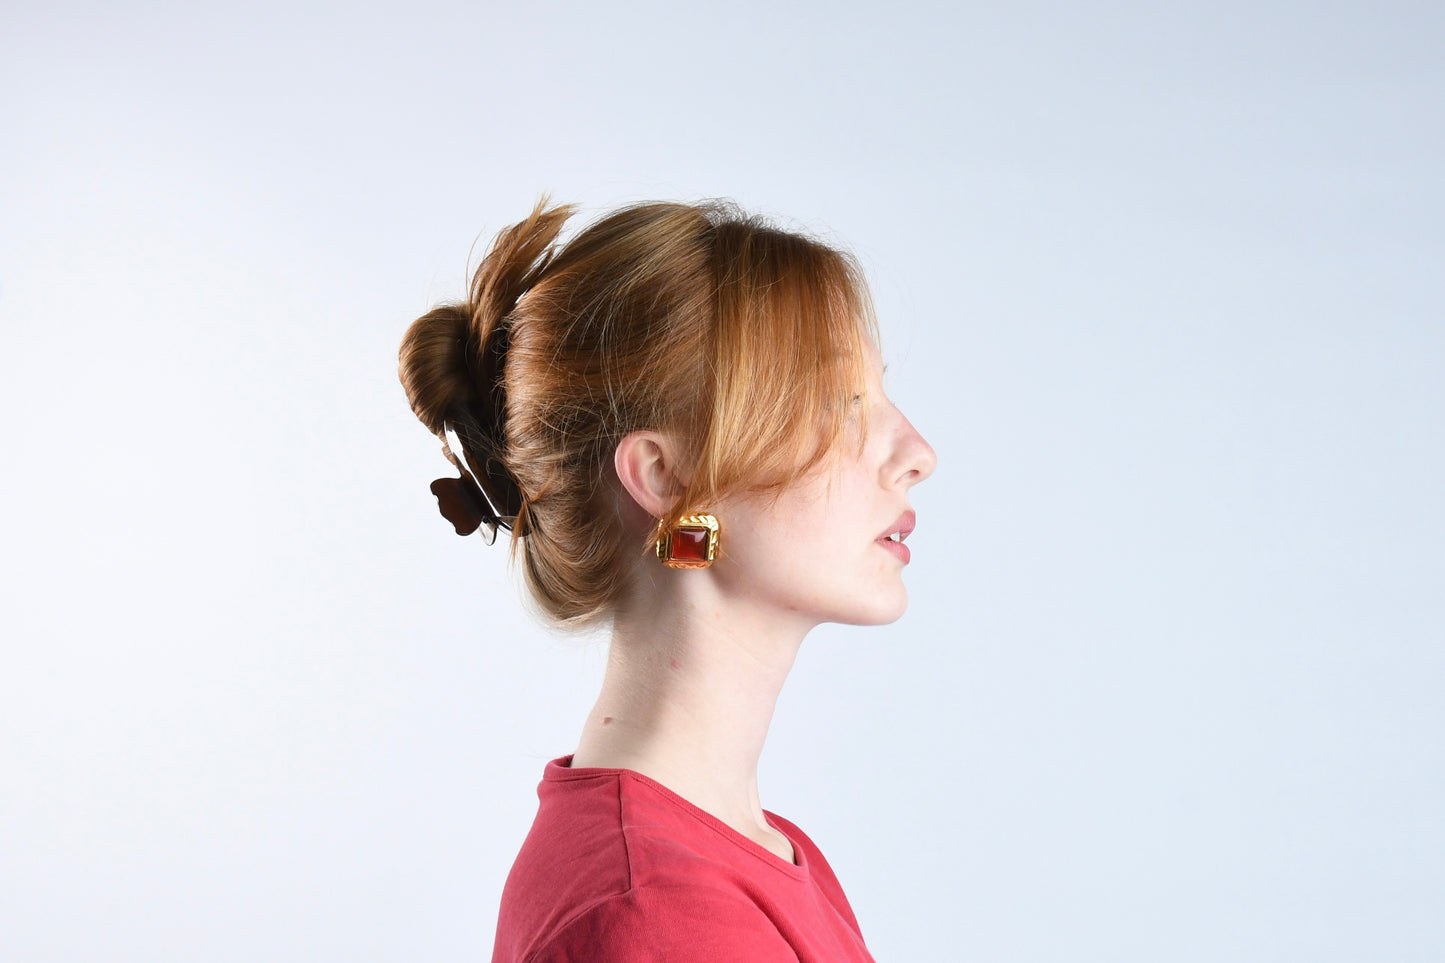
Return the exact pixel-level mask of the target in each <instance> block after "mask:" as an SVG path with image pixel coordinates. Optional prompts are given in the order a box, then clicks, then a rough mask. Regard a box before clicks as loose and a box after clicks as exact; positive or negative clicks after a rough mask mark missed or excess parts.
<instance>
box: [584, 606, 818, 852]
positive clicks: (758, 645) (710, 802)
mask: <svg viewBox="0 0 1445 963" xmlns="http://www.w3.org/2000/svg"><path fill="white" fill-rule="evenodd" d="M669 586H670V587H671V591H669V590H668V587H669ZM648 587H649V589H650V591H649V592H648V593H647V595H646V596H645V597H641V598H638V597H634V598H633V600H631V604H629V605H628V606H626V607H624V608H623V609H622V610H621V611H619V612H618V613H617V615H616V617H615V619H614V622H613V629H612V647H611V651H610V654H609V657H608V662H607V674H606V677H605V679H604V681H603V685H602V693H601V695H600V696H599V697H598V699H597V704H596V706H595V707H594V708H593V710H592V713H591V715H590V716H589V717H588V719H587V723H586V726H585V728H584V729H583V732H582V738H581V740H580V742H579V744H578V748H577V752H576V754H575V756H574V758H573V763H572V764H573V765H574V766H576V767H579V768H580V767H592V766H597V767H605V768H621V769H632V770H634V771H637V772H640V773H642V774H643V775H646V776H648V777H649V778H652V779H655V780H656V781H657V782H659V783H661V784H662V785H664V786H666V787H668V788H669V789H671V790H672V791H674V792H676V793H677V794H678V795H680V796H682V797H683V798H684V799H687V800H688V801H689V802H691V803H693V804H694V805H696V806H698V807H699V808H701V809H703V810H705V811H707V812H709V813H711V814H712V815H714V816H716V817H717V818H719V819H721V820H722V821H723V822H725V823H727V824H729V825H730V826H732V827H733V828H735V829H737V830H738V831H740V832H743V833H744V834H746V835H749V836H751V837H752V838H753V839H755V840H756V841H758V842H761V843H762V844H763V845H765V846H769V847H770V848H772V849H774V851H778V852H779V853H780V855H783V856H785V858H786V857H789V856H790V855H791V854H790V853H784V852H782V849H783V848H784V847H785V846H786V841H783V842H781V843H780V842H779V836H778V834H777V833H776V832H775V831H774V830H772V829H771V828H770V827H769V826H768V824H767V822H766V821H765V819H764V816H763V808H762V804H761V802H760V800H759V795H758V759H759V757H760V756H761V755H762V751H763V744H764V742H765V741H766V740H767V734H768V726H769V724H770V723H771V722H772V718H773V709H774V706H775V705H776V704H777V700H778V694H779V693H780V692H781V691H782V687H783V682H784V681H785V680H786V679H787V675H788V670H789V669H791V668H792V665H793V660H794V659H795V657H796V656H797V653H798V648H799V647H800V646H801V644H802V641H803V636H804V635H806V633H807V630H808V628H811V626H810V625H806V624H803V623H801V622H798V621H795V620H788V619H780V618H778V617H777V616H776V614H775V613H773V614H771V615H770V614H769V613H765V612H763V611H761V610H759V609H758V608H750V607H749V606H747V605H740V604H738V603H737V602H736V601H729V602H728V603H727V604H726V605H723V604H722V600H721V599H720V598H717V597H709V596H710V595H711V593H712V591H713V586H712V583H710V582H709V581H708V580H704V579H691V580H689V579H686V578H682V579H678V578H673V579H667V580H658V583H657V584H652V585H650V586H648Z"/></svg>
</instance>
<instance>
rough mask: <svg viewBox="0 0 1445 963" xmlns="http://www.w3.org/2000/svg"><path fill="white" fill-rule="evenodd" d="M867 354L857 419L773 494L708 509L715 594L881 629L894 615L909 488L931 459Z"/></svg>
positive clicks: (899, 606) (904, 555)
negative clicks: (714, 523) (862, 436)
mask: <svg viewBox="0 0 1445 963" xmlns="http://www.w3.org/2000/svg"><path fill="white" fill-rule="evenodd" d="M868 352H869V357H868V363H867V381H866V384H865V385H864V387H863V390H862V391H861V392H860V393H859V396H858V397H857V398H855V400H854V403H855V405H856V406H857V407H858V415H855V416H854V417H853V419H852V421H851V423H850V427H849V433H848V434H845V436H844V437H843V438H842V439H840V440H839V443H838V444H837V445H836V446H835V447H834V449H833V450H832V451H830V452H829V454H828V456H827V457H825V458H824V459H823V461H822V462H821V463H820V464H819V465H818V466H816V467H815V468H814V469H813V470H812V471H811V472H810V473H809V474H808V475H807V476H806V477H804V478H803V479H801V480H799V481H798V482H797V483H795V484H794V485H792V486H790V487H789V488H787V489H785V490H784V491H783V492H782V493H781V495H780V496H778V497H777V498H776V499H774V498H773V497H771V496H761V497H759V496H749V497H742V498H733V499H728V500H727V502H726V504H721V505H718V506H717V507H716V514H717V515H718V517H719V519H720V520H721V522H722V525H723V538H722V540H721V557H720V558H719V560H718V562H717V563H716V564H715V565H714V566H713V567H712V569H711V572H712V575H713V577H714V578H715V579H716V580H717V583H718V588H719V590H720V591H721V592H722V593H723V594H724V596H729V597H732V598H735V599H742V598H746V599H748V600H749V602H751V603H752V604H757V605H763V606H767V607H771V608H775V609H776V610H778V611H779V612H782V613H787V614H790V615H794V616H796V617H797V618H798V619H799V620H800V621H803V622H805V623H808V624H817V623H821V622H841V623H846V624H851V625H882V624H885V623H888V622H892V621H895V620H896V619H898V618H899V617H900V616H902V615H903V612H904V610H905V609H906V608H907V606H908V592H907V589H906V588H905V587H904V585H903V569H904V567H905V566H906V565H907V564H908V561H909V549H908V546H907V545H906V544H904V542H903V539H904V538H906V537H907V535H908V533H909V532H911V531H912V530H913V527H914V514H913V511H912V508H911V507H910V505H909V492H910V489H912V487H913V486H914V485H916V484H918V483H919V482H921V481H923V480H924V479H925V478H927V477H928V476H929V475H930V474H932V473H933V469H934V466H935V464H936V457H935V455H934V452H933V449H932V447H930V446H929V444H928V442H927V441H925V440H924V438H923V436H922V435H920V434H919V433H918V430H917V429H916V428H914V427H913V425H912V424H911V423H910V422H909V421H908V419H907V418H906V417H904V415H903V412H901V411H899V410H898V408H897V407H895V406H894V404H893V403H892V402H891V401H889V400H888V397H887V395H886V394H884V391H883V364H882V360H881V358H880V357H879V355H878V351H877V349H876V348H875V347H873V346H872V345H871V342H868ZM865 412H866V415H865ZM860 415H861V416H864V417H866V421H867V432H866V440H865V442H864V444H863V446H862V448H861V450H860V448H859V445H858V439H857V435H856V434H854V433H853V432H855V431H856V430H857V429H858V428H859V427H860V426H861V419H860V417H859V416H860Z"/></svg>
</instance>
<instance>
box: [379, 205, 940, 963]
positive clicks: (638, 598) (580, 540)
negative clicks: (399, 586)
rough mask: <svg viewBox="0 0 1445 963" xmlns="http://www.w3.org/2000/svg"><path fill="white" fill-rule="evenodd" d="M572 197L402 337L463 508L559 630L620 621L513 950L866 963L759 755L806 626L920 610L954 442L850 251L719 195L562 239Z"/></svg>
mask: <svg viewBox="0 0 1445 963" xmlns="http://www.w3.org/2000/svg"><path fill="white" fill-rule="evenodd" d="M570 213H571V211H570V209H569V208H566V207H554V208H548V207H546V206H545V203H544V204H539V205H538V207H537V208H536V210H534V211H533V212H532V214H531V216H530V217H528V218H527V219H526V220H525V221H523V222H521V223H520V224H517V225H515V226H513V227H511V228H508V229H507V230H505V231H503V232H502V233H501V234H500V235H499V236H498V238H497V240H496V242H495V243H494V245H493V247H492V249H491V250H490V252H489V253H488V254H487V255H486V257H485V259H484V260H483V261H482V264H481V266H480V267H479V268H478V270H477V272H476V275H475V277H474V279H473V281H472V285H471V290H470V296H469V298H468V300H467V301H466V302H465V303H462V304H449V305H444V306H441V307H438V308H436V309H434V310H432V311H430V312H428V313H427V314H426V315H424V316H423V317H421V318H420V319H418V320H417V321H416V322H415V323H414V324H413V325H412V326H411V329H410V330H409V331H408V332H407V334H406V338H405V340H404V342H403V344H402V349H401V378H402V382H403V384H404V385H405V386H406V390H407V395H408V397H409V399H410V401H411V405H412V408H413V410H414V411H415V412H416V414H417V416H418V417H419V418H420V419H421V420H422V422H423V423H424V424H425V425H426V426H427V427H428V428H430V429H431V430H432V431H433V432H435V433H436V434H437V435H439V436H441V437H442V438H444V439H445V442H446V447H445V448H444V451H445V453H446V454H447V457H448V458H449V459H451V460H452V462H453V464H454V465H455V466H456V467H457V468H458V469H459V471H460V473H461V477H460V478H446V479H440V480H438V481H437V482H435V483H434V484H433V486H432V489H433V492H434V493H436V495H437V497H438V500H439V502H440V505H441V509H442V512H443V514H445V515H446V516H447V517H448V519H450V520H451V521H452V523H453V524H454V526H455V527H456V529H457V531H458V532H459V533H461V534H466V533H469V532H471V531H474V530H476V529H477V528H481V529H482V530H483V533H484V534H485V535H487V536H488V537H489V538H490V537H491V536H492V535H494V534H495V531H496V528H497V527H501V528H505V529H509V530H510V532H511V539H512V541H511V545H512V551H513V553H514V557H515V555H516V554H520V556H521V559H522V567H523V572H524V573H525V576H526V581H527V585H528V587H529V589H530V590H531V593H532V595H533V597H534V598H535V599H536V601H537V603H538V604H539V606H540V607H541V609H542V610H543V611H544V612H545V613H546V614H547V616H549V617H550V618H551V619H553V620H555V621H556V622H558V623H561V624H564V625H577V626H582V625H592V624H597V623H607V624H610V626H611V635H612V644H611V650H610V654H609V659H608V665H607V672H606V677H605V681H604V683H603V686H602V693H601V695H600V696H599V698H598V700H597V704H596V706H595V708H594V709H593V710H592V713H591V715H590V716H589V717H588V718H587V721H586V724H585V725H584V727H583V730H582V734H581V738H580V739H579V742H578V745H577V749H576V752H575V753H573V754H572V755H571V756H566V757H563V758H561V759H558V760H555V761H553V762H551V763H549V764H548V765H547V767H546V770H545V772H544V774H543V780H542V784H541V786H540V788H539V790H538V794H539V796H540V797H541V806H540V809H539V811H538V814H537V818H536V822H535V823H534V824H533V827H532V831H531V833H530V834H529V835H528V837H527V840H526V842H525V843H524V844H523V846H522V850H521V853H520V855H519V856H518V857H517V862H516V864H515V865H514V866H513V868H512V872H511V875H510V876H509V878H508V880H507V885H506V890H505V892H504V894H503V897H502V908H501V915H500V919H499V922H498V930H497V940H496V948H495V954H494V957H493V959H494V960H496V961H528V963H544V961H563V960H597V961H641V960H668V961H688V960H719V959H731V960H736V961H744V960H746V961H764V963H767V961H774V960H778V961H782V960H788V961H795V960H802V961H814V960H816V961H828V963H840V961H849V960H869V959H871V957H870V956H869V954H868V951H867V949H866V948H865V947H864V943H863V939H862V936H861V935H860V933H859V929H858V924H857V922H856V920H855V919H854V916H853V912H852V910H851V909H850V908H849V906H848V901H847V898H846V897H845V896H844V894H843V890H842V888H841V887H840V886H839V884H838V881H837V879H836V878H835V877H834V875H833V873H832V871H831V870H830V869H829V868H828V864H827V862H826V861H825V860H824V859H823V856H822V854H821V853H820V852H819V851H818V849H817V848H816V846H814V844H813V843H812V841H811V840H809V839H808V837H807V836H806V835H804V834H803V832H802V831H801V830H799V829H798V827H797V826H795V825H793V824H792V823H790V822H788V821H787V820H785V819H783V818H781V817H779V816H776V815H773V814H772V813H768V812H765V811H764V810H763V808H762V805H761V803H760V802H759V798H758V789H757V764H758V757H759V755H760V754H761V752H762V749H763V742H764V739H765V738H766V736H767V731H768V724H769V721H770V720H771V718H772V714H773V706H774V703H775V702H776V700H777V697H778V693H779V691H780V690H781V688H782V685H783V681H784V679H785V678H786V677H787V674H788V669H789V668H790V667H791V666H792V664H793V660H794V657H795V656H796V654H797V652H798V648H799V646H800V645H801V644H802V641H803V638H804V636H805V635H807V633H808V631H809V630H810V629H811V628H813V626H815V625H817V624H819V623H821V622H846V623H853V624H881V623H886V622H891V621H893V620H894V619H897V618H898V617H899V616H900V615H902V614H903V610H904V608H905V607H906V605H907V594H906V592H905V590H904V587H903V582H902V571H903V567H904V566H905V565H906V564H907V563H908V555H909V550H908V548H907V546H905V545H904V544H903V540H904V539H905V538H906V537H907V536H908V534H909V532H910V531H912V529H913V525H914V515H913V512H912V511H911V510H910V508H909V504H908V495H909V489H910V488H911V487H912V486H913V485H915V484H917V483H918V482H919V481H922V480H923V479H924V478H926V477H927V476H928V475H929V474H930V472H932V470H933V466H934V455H933V451H932V449H930V448H929V446H928V443H927V442H925V441H924V440H923V438H922V437H921V436H920V435H919V434H918V432H917V431H916V430H915V429H914V428H913V426H912V425H911V424H909V422H908V420H907V419H906V418H904V417H903V415H902V414H901V413H900V412H899V411H898V409H897V408H895V407H894V406H893V405H892V404H891V403H890V402H889V401H888V399H887V398H886V397H885V396H884V393H883V389H882V385H881V377H882V369H881V363H880V361H879V357H878V350H877V347H876V334H875V328H874V321H873V318H872V314H871V309H870V305H869V300H868V294H867V289H866V287H865V284H864V282H863V279H862V276H861V273H860V272H859V270H858V268H857V266H856V264H855V263H854V262H853V260H852V259H851V258H850V257H848V256H847V255H845V254H843V253H841V252H839V251H836V250H833V249H831V248H829V247H827V246H826V245H823V244H821V243H819V242H818V241H816V240H813V239H810V238H807V237H804V236H801V235H799V234H796V233H792V232H787V231H782V230H779V229H776V228H773V227H771V226H769V225H767V224H765V223H764V222H762V221H759V220H758V219H756V218H750V217H746V216H744V215H742V214H740V213H739V212H737V211H736V210H734V209H733V208H732V207H730V206H727V205H722V204H700V205H686V204H643V205H638V206H634V207H629V208H625V209H623V210H620V211H617V212H615V213H613V214H611V215H609V216H607V217H604V218H602V219H601V220H599V221H597V222H596V223H594V224H592V225H591V226H590V227H588V228H586V229H585V230H583V231H582V232H581V233H579V234H577V235H576V236H575V237H574V238H573V239H571V240H570V241H568V242H566V243H565V244H564V243H561V242H560V241H559V233H560V231H561V229H562V227H563V224H564V222H565V221H566V220H567V219H568V217H569V215H570Z"/></svg>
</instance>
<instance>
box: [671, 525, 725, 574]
mask: <svg viewBox="0 0 1445 963" xmlns="http://www.w3.org/2000/svg"><path fill="white" fill-rule="evenodd" d="M717 542H718V523H717V517H716V516H714V515H708V514H706V513H704V514H701V515H684V516H683V517H682V518H680V519H678V522H677V524H676V525H674V526H673V528H672V529H671V531H661V532H659V533H658V536H657V557H658V559H659V560H660V561H661V562H662V564H663V565H666V566H667V567H668V568H707V567H708V566H709V565H711V564H712V563H713V560H714V559H715V558H717Z"/></svg>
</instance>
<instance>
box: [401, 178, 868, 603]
mask: <svg viewBox="0 0 1445 963" xmlns="http://www.w3.org/2000/svg"><path fill="white" fill-rule="evenodd" d="M570 214H571V210H570V209H569V208H566V207H553V208H548V207H546V206H545V204H539V205H538V207H537V208H536V209H535V210H534V211H533V212H532V214H531V215H530V216H529V217H528V218H527V219H526V220H524V221H522V222H521V223H519V224H516V225H514V226H512V227H510V228H508V229H507V230H505V231H503V232H502V233H501V234H500V235H499V236H498V237H497V239H496V241H495V242H494V244H493V246H492V248H491V249H490V251H488V253H487V254H486V256H485V257H484V258H483V260H482V263H481V265H480V267H479V268H478V269H477V271H476V274H475V276H474V277H473V279H472V284H471V289H470V291H469V296H468V299H467V300H466V301H465V302H463V303H459V304H448V305H443V306H440V307H437V308H435V309H433V310H432V311H430V312H428V313H427V314H425V315H423V316H422V317H421V318H419V319H418V320H417V321H416V322H414V323H413V324H412V326H411V328H410V329H409V330H408V332H407V334H406V337H405V339H404V340H403V342H402V348H401V379H402V383H403V384H404V385H405V387H406V391H407V395H408V398H409V400H410V401H411V405H412V408H413V410H414V411H415V412H416V414H417V417H418V418H420V419H421V421H422V422H423V423H424V424H425V425H426V426H427V427H428V428H430V429H431V430H432V431H433V432H435V433H437V434H439V435H440V434H441V433H442V432H443V430H444V428H447V427H451V428H453V429H455V431H456V432H457V434H458V435H459V437H460V438H461V441H462V444H463V447H464V448H465V456H464V457H465V459H466V462H467V464H468V466H469V468H470V469H471V473H472V474H473V475H474V476H475V477H476V479H477V481H478V482H479V483H480V484H481V486H482V488H483V489H484V490H485V491H486V492H487V494H488V495H489V496H490V498H491V500H492V502H493V503H494V504H496V505H497V506H498V508H499V510H500V511H501V512H502V513H503V514H506V515H515V516H516V521H515V523H514V526H513V539H514V541H513V548H514V551H520V553H521V555H522V559H523V570H524V573H525V575H526V578H527V583H528V586H529V588H530V589H531V591H532V593H533V595H534V596H535V598H536V599H537V601H538V602H539V603H540V605H541V607H542V608H543V609H544V610H545V611H546V612H547V613H548V614H549V615H550V616H552V617H553V618H554V619H557V620H558V621H562V622H570V623H585V622H589V621H593V620H595V619H598V618H601V617H605V616H607V615H608V614H609V613H610V612H611V611H612V610H613V609H614V608H615V606H616V605H617V604H618V603H619V601H620V600H621V598H622V595H623V593H625V591H626V590H627V582H628V578H629V577H630V575H629V573H630V572H631V571H632V570H633V566H632V562H633V560H634V558H635V556H637V555H638V554H639V553H641V552H643V551H644V550H646V549H647V547H648V546H649V545H650V536H649V531H650V529H649V531H642V532H639V531H638V530H637V529H636V526H635V525H630V524H629V523H628V521H627V513H626V512H624V511H622V510H621V507H622V500H625V499H627V498H628V495H627V493H626V491H624V490H622V488H621V486H619V484H618V480H617V475H616V471H615V469H614V467H613V457H614V454H615V452H616V450H617V446H618V443H619V442H620V441H621V440H622V439H623V438H625V437H627V436H628V435H630V434H632V433H635V432H639V431H648V432H656V433H659V434H660V435H663V436H665V437H667V438H669V439H671V440H672V442H673V443H674V445H675V449H676V450H675V452H674V454H675V455H676V458H677V462H678V463H679V464H681V465H683V466H685V471H684V472H682V473H681V474H682V478H683V480H682V481H681V482H680V484H679V486H678V489H677V494H676V498H675V499H674V500H673V501H672V503H671V504H670V505H669V506H667V507H666V509H665V510H658V511H656V512H654V514H657V515H660V516H662V519H663V521H664V523H671V522H674V521H675V520H676V519H677V518H678V517H679V516H681V515H684V514H688V513H690V512H696V511H706V510H708V509H709V506H711V505H712V504H714V503H717V502H719V501H722V500H724V499H728V498H730V497H734V496H739V495H749V496H767V495H770V494H777V493H779V492H782V491H784V490H786V489H788V488H789V486H792V485H794V484H795V483H797V482H798V481H799V480H800V479H803V478H804V477H805V476H808V475H809V474H810V473H815V469H817V467H818V466H819V465H820V464H821V463H822V462H823V460H824V459H825V458H826V457H827V456H828V455H829V454H830V452H833V451H834V450H835V449H836V447H837V446H838V445H839V444H840V443H841V442H842V441H843V439H845V438H850V439H852V443H853V444H856V445H858V446H860V448H861V446H862V444H863V443H864V440H865V438H866V434H865V433H863V432H862V431H861V429H862V426H861V425H857V427H856V429H855V428H850V424H853V425H856V419H857V416H858V412H857V410H856V409H855V408H854V406H853V405H852V404H851V401H852V399H853V398H854V397H855V396H857V395H859V393H860V392H861V391H863V390H864V387H865V385H866V384H867V383H868V382H869V378H870V364H872V362H871V361H870V359H871V358H872V357H874V355H876V348H875V347H874V344H875V342H876V336H875V331H874V325H873V319H872V312H871V307H870V305H869V301H868V294H867V289H866V286H865V284H864V281H863V279H862V275H861V272H860V271H859V270H858V268H857V265H856V264H855V263H854V261H853V260H852V259H851V258H850V257H849V256H847V255H846V254H844V253H842V252H839V251H837V250H835V249H833V248H831V247H829V246H827V245H824V244H822V243H820V242H818V241H816V240H814V239H811V238H808V237H805V236H803V235H801V234H798V233H794V232H789V231H784V230H780V229H777V228H775V227H772V226H770V225H768V224H767V223H765V222H763V221H761V220H759V219H757V218H753V217H748V216H745V215H743V214H742V213H740V212H739V211H737V210H736V209H735V208H733V207H731V206H730V205H726V204H719V203H706V204H698V205H688V204H642V205H637V206H633V207H628V208H624V209H622V210H619V211H617V212H615V213H613V214H610V215H608V216H606V217H604V218H602V219H601V220H599V221H597V222H595V223H593V224H592V225H590V226H589V227H587V228H585V229H584V230H582V231H581V232H580V233H578V234H577V235H576V236H575V237H573V238H571V239H570V240H568V241H566V242H565V243H562V242H560V241H559V235H560V233H561V231H562V228H563V225H564V223H565V222H566V221H567V219H568V217H569V216H570ZM850 419H853V421H852V422H850ZM458 454H459V455H460V454H461V453H458ZM724 524H726V522H724ZM723 550H724V552H726V541H724V547H723Z"/></svg>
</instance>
